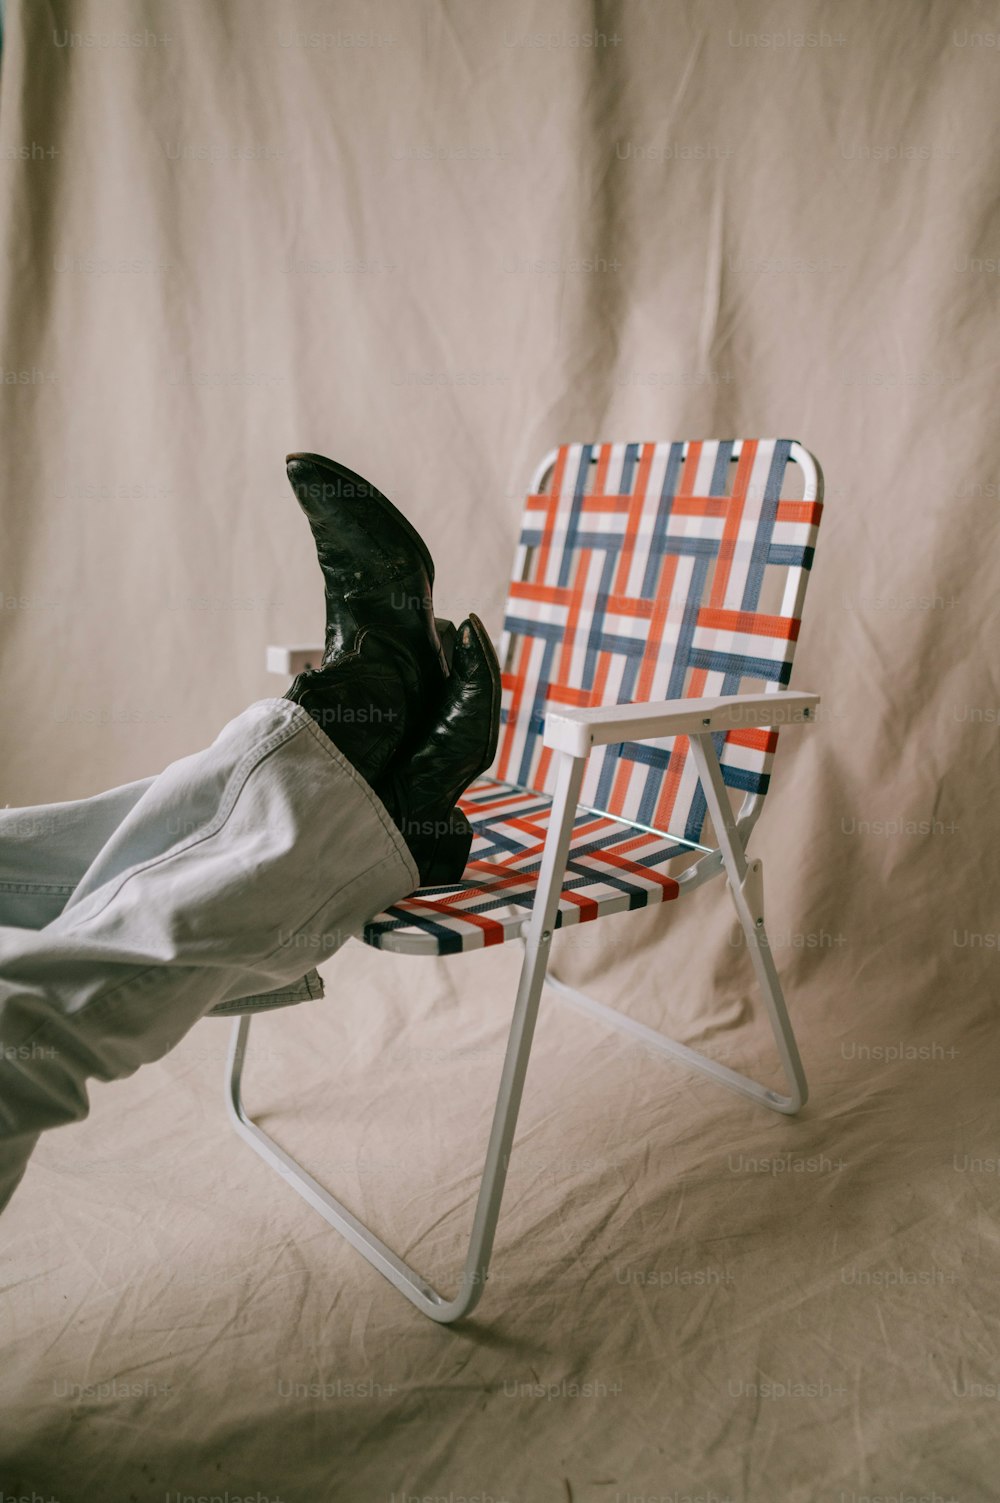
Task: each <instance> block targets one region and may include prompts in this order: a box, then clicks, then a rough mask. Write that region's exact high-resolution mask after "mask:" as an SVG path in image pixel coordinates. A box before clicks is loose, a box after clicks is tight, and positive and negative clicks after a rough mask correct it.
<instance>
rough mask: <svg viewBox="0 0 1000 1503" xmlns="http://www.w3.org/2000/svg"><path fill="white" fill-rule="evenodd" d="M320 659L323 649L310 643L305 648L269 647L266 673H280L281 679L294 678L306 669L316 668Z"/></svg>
mask: <svg viewBox="0 0 1000 1503" xmlns="http://www.w3.org/2000/svg"><path fill="white" fill-rule="evenodd" d="M322 658H323V648H322V647H321V646H320V647H317V646H315V645H313V644H312V643H310V644H309V645H308V646H307V647H269V648H268V649H267V671H268V673H280V674H281V676H282V678H294V677H295V675H296V674H297V673H302V672H303V670H304V669H306V668H318V667H319V665H320V662H321V661H322Z"/></svg>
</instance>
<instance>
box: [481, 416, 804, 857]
mask: <svg viewBox="0 0 1000 1503" xmlns="http://www.w3.org/2000/svg"><path fill="white" fill-rule="evenodd" d="M790 458H791V459H793V460H796V461H798V462H799V463H801V464H802V465H803V468H804V471H805V499H798V500H782V499H781V493H782V485H783V481H784V478H785V471H786V468H787V467H788V465H789V461H790ZM734 460H735V462H733V461H734ZM544 474H547V475H548V484H547V485H543V486H542V488H541V489H540V491H539V492H538V493H533V494H531V495H529V496H528V498H527V502H526V505H525V512H524V521H523V526H522V531H521V537H520V543H519V546H518V552H517V557H516V560H515V565H514V576H513V579H512V580H511V585H510V593H509V596H508V599H507V609H506V617H505V620H504V636H503V642H502V644H501V661H502V667H503V724H502V728H501V733H500V747H499V752H498V758H497V763H496V766H495V773H496V776H497V777H499V778H502V779H504V780H507V781H510V782H515V783H520V784H522V785H523V786H525V787H527V788H533V789H537V790H539V791H547V792H551V791H552V790H553V786H554V779H553V776H552V767H551V755H550V753H549V752H548V751H547V750H546V749H545V748H544V747H543V745H542V730H543V727H544V721H545V710H546V706H547V705H550V704H553V705H611V704H624V703H626V702H629V701H642V700H664V699H675V698H682V697H683V698H697V697H698V696H701V695H715V694H732V693H735V692H737V691H738V690H740V689H744V690H746V689H756V690H759V689H761V688H762V687H765V688H768V689H771V688H773V689H776V690H777V689H779V688H782V687H784V686H785V685H787V683H788V681H789V677H790V675H791V668H792V657H793V654H794V651H795V642H796V638H797V636H798V631H799V620H800V616H801V609H802V601H803V597H804V593H805V584H806V581H807V579H808V570H809V568H810V566H811V564H812V559H813V548H814V545H815V540H816V529H817V527H818V525H819V519H820V513H821V511H822V504H821V501H820V500H819V499H814V497H815V496H816V487H817V483H818V481H817V470H816V467H815V465H814V462H813V461H812V460H811V457H810V456H809V455H808V454H807V453H806V451H805V450H803V449H802V448H801V447H800V446H799V445H798V444H793V443H792V441H791V440H787V439H743V440H742V441H734V440H729V441H721V440H716V441H711V442H709V441H706V440H698V441H694V440H692V441H691V442H690V443H687V444H684V443H659V444H652V443H647V444H601V445H591V444H568V445H566V446H564V447H563V448H561V449H559V450H558V452H557V453H556V454H555V455H554V456H552V457H551V462H547V463H546V466H545V470H544ZM542 479H543V472H540V474H539V477H538V478H537V479H536V484H540V485H541V483H542ZM776 582H777V585H778V589H777V590H776V588H775V584H776ZM772 601H774V602H776V604H772V603H771V602H772ZM777 739H778V738H777V731H776V730H771V731H767V730H759V729H747V730H738V731H730V732H729V734H728V735H727V736H726V737H725V738H723V737H722V736H721V735H719V736H717V737H716V744H717V747H718V748H719V754H720V760H721V762H722V769H723V775H724V777H725V781H726V783H727V785H728V786H729V787H730V788H733V789H738V790H742V791H743V792H745V793H757V794H763V793H765V792H766V790H767V786H768V782H769V780H770V771H771V762H772V759H773V757H774V750H775V746H776V744H777ZM723 741H724V744H723ZM581 802H582V803H584V804H585V805H589V806H590V807H592V808H596V809H599V810H601V811H603V812H606V813H608V814H613V815H617V816H619V817H620V818H624V819H630V820H633V821H635V822H636V823H638V824H642V825H647V826H650V827H651V828H653V829H656V830H662V831H664V832H669V833H672V834H675V835H678V836H683V837H684V838H685V839H687V840H691V841H698V840H699V839H700V836H701V831H702V826H703V824H704V821H705V800H704V795H703V794H702V793H701V790H700V787H699V784H698V778H697V773H696V770H695V767H694V763H693V759H692V757H691V756H690V753H689V747H688V741H687V738H686V737H683V736H678V737H674V738H669V739H664V740H660V741H656V742H649V743H645V744H641V745H640V744H639V743H637V742H622V743H619V744H617V745H613V746H608V747H600V748H598V749H596V750H595V752H594V753H593V754H592V755H591V757H590V761H589V764H588V769H587V774H586V779H585V782H584V787H583V793H582V796H581Z"/></svg>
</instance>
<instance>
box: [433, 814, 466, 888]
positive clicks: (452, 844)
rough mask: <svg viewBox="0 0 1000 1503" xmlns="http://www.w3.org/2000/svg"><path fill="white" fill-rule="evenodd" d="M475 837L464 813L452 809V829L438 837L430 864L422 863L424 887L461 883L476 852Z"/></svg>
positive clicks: (450, 827)
mask: <svg viewBox="0 0 1000 1503" xmlns="http://www.w3.org/2000/svg"><path fill="white" fill-rule="evenodd" d="M472 834H473V831H472V826H471V825H470V824H469V821H468V820H467V819H466V817H465V815H464V814H463V813H462V811H461V810H460V809H452V811H451V815H450V817H449V820H448V828H447V829H446V830H444V831H442V833H441V834H440V835H438V836H437V838H436V839H435V842H434V845H433V848H432V849H431V851H430V852H429V853H428V856H427V859H426V861H425V862H422V863H421V871H420V884H421V886H422V887H439V886H445V885H446V884H448V883H452V882H461V880H462V873H463V872H464V871H465V868H466V866H467V865H468V861H469V852H470V851H471V849H472Z"/></svg>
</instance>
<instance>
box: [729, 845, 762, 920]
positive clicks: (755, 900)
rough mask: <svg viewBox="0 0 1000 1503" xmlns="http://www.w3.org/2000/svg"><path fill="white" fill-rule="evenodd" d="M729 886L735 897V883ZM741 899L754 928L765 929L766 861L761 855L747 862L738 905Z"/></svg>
mask: <svg viewBox="0 0 1000 1503" xmlns="http://www.w3.org/2000/svg"><path fill="white" fill-rule="evenodd" d="M729 887H730V891H732V892H733V895H734V897H735V896H736V890H735V889H734V888H733V884H732V883H731V882H730V884H729ZM740 900H742V905H743V907H745V908H746V910H747V913H748V914H749V916H750V921H751V923H752V924H753V926H754V928H755V929H763V927H764V863H763V861H761V859H760V857H757V859H756V860H755V861H751V862H749V863H748V864H747V869H746V871H745V873H744V874H743V881H742V882H741V883H740V886H739V897H738V899H737V906H739V901H740Z"/></svg>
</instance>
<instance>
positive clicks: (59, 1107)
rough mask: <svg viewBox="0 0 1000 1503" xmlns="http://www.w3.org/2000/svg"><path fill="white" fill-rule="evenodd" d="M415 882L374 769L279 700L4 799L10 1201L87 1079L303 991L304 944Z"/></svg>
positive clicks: (4, 1178) (356, 924) (3, 1002)
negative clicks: (160, 748) (108, 784)
mask: <svg viewBox="0 0 1000 1503" xmlns="http://www.w3.org/2000/svg"><path fill="white" fill-rule="evenodd" d="M418 881H419V877H418V873H417V869H416V867H415V865H414V863H413V859H412V857H411V856H410V853H409V851H408V850H407V847H406V845H405V843H404V841H403V838H402V836H401V835H400V833H399V831H398V830H397V829H396V827H395V825H394V824H393V823H392V821H391V820H390V818H389V816H388V814H387V813H386V811H385V809H384V808H383V806H382V804H381V803H380V802H379V800H378V799H377V798H376V796H375V794H374V793H373V792H372V790H371V789H370V788H369V787H368V785H367V783H365V782H364V781H363V780H362V778H361V777H360V776H359V775H358V773H357V772H355V770H354V768H353V767H352V766H351V765H350V763H349V762H348V761H347V760H346V758H344V757H343V756H342V755H341V753H340V752H339V751H338V750H337V748H336V747H335V746H334V745H333V743H332V742H331V741H330V740H329V739H328V738H327V737H326V736H325V735H324V734H323V733H322V731H320V730H319V729H318V728H317V727H316V726H315V725H314V723H313V722H312V720H310V718H309V716H308V715H307V714H306V712H305V711H304V710H302V709H300V708H299V706H297V705H294V704H292V703H291V702H290V701H288V700H285V699H265V700H260V701H259V702H258V703H256V704H253V705H251V706H250V708H249V709H247V710H244V712H243V713H242V714H241V715H238V716H237V717H236V719H235V720H232V721H230V722H229V724H228V725H227V726H225V727H224V729H223V730H222V731H221V732H220V734H219V736H218V737H217V739H216V740H215V741H214V742H213V744H212V745H211V746H210V747H208V748H207V749H206V750H204V751H200V752H195V753H194V755H192V756H189V757H183V758H181V759H180V760H179V761H177V762H172V763H171V764H170V766H169V767H167V769H166V770H165V771H164V772H162V773H161V774H160V775H159V777H155V778H148V779H145V780H144V781H142V782H139V783H131V784H129V785H127V786H126V787H124V788H116V789H113V790H112V791H110V792H109V793H105V794H99V795H98V796H97V797H96V798H92V799H83V800H80V801H79V802H76V803H65V804H50V805H43V806H38V807H35V808H31V809H7V810H0V1208H2V1207H3V1206H4V1205H5V1204H6V1203H7V1201H8V1200H9V1198H10V1196H11V1194H12V1193H13V1191H14V1189H15V1187H16V1185H17V1184H18V1182H19V1180H20V1179H21V1176H22V1175H23V1173H24V1169H25V1166H26V1164H27V1161H28V1158H29V1155H30V1154H31V1151H32V1149H33V1148H34V1146H35V1143H36V1142H37V1141H38V1137H39V1134H40V1133H41V1132H42V1131H43V1130H44V1129H45V1128H48V1127H55V1126H57V1125H59V1124H60V1123H66V1122H75V1121H79V1120H81V1119H82V1118H83V1117H85V1116H86V1114H87V1111H88V1106H89V1104H88V1100H87V1089H86V1081H87V1079H88V1077H94V1078H96V1079H98V1080H115V1079H119V1078H121V1077H122V1076H125V1075H131V1074H132V1073H133V1072H134V1071H135V1070H137V1069H138V1067H139V1066H140V1065H142V1064H145V1063H146V1062H147V1061H149V1060H154V1059H159V1058H160V1056H161V1055H163V1054H166V1053H167V1051H168V1050H169V1049H172V1048H173V1046H174V1045H175V1044H176V1043H177V1042H178V1041H179V1040H180V1039H181V1038H182V1037H183V1036H184V1034H185V1033H187V1031H188V1029H189V1028H191V1027H192V1026H193V1024H195V1023H197V1022H198V1020H199V1018H201V1017H203V1016H204V1014H205V1013H206V1012H207V1011H208V1010H209V1009H210V1008H212V1007H215V1006H217V1005H218V1004H220V1003H227V1002H232V1001H235V1000H236V999H238V998H243V997H247V996H249V995H253V994H264V993H271V994H277V995H280V994H281V992H282V989H285V988H290V987H292V988H293V989H294V992H295V994H300V995H303V996H307V995H310V994H311V988H310V986H309V984H308V981H303V980H302V970H303V963H302V957H303V955H304V954H307V955H308V956H309V958H310V960H311V961H322V960H325V959H327V958H328V957H329V956H330V955H332V954H333V953H334V951H335V950H337V949H338V948H339V947H340V945H342V944H343V943H344V941H345V940H346V939H348V938H349V937H350V936H351V935H352V934H355V933H357V931H358V930H359V929H360V928H361V927H362V925H363V924H364V923H365V921H366V920H367V919H369V918H371V917H372V916H373V915H374V914H376V913H379V912H381V910H382V909H383V908H386V907H389V906H390V905H391V904H392V903H394V902H397V901H398V900H399V899H400V898H402V897H404V896H405V895H406V894H407V893H409V892H412V891H413V889H414V888H415V887H416V886H417V885H418ZM261 1000H262V1001H263V1002H264V1003H265V1004H266V1003H267V1000H268V999H267V997H261Z"/></svg>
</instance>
